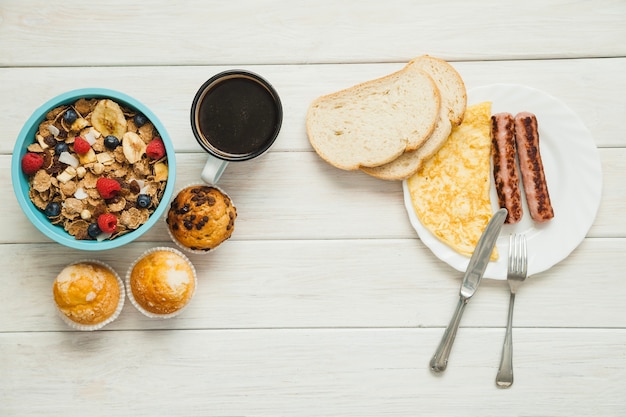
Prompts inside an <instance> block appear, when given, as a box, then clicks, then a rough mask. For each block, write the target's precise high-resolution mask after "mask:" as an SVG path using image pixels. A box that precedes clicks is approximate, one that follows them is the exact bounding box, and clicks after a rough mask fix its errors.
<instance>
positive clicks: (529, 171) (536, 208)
mask: <svg viewBox="0 0 626 417" xmlns="http://www.w3.org/2000/svg"><path fill="white" fill-rule="evenodd" d="M515 141H516V143H517V157H518V159H519V165H520V171H521V173H522V183H523V184H524V193H525V194H526V203H527V205H528V211H529V213H530V217H531V218H532V219H533V220H534V221H535V222H537V223H543V222H546V221H548V220H550V219H552V218H553V217H554V209H553V208H552V203H551V202H550V195H549V193H548V184H547V182H546V175H545V173H544V170H543V162H542V160H541V154H540V153H539V131H538V128H537V117H536V116H535V115H534V114H532V113H529V112H520V113H518V114H517V115H515Z"/></svg>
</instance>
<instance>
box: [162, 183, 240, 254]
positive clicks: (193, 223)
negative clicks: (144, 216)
mask: <svg viewBox="0 0 626 417" xmlns="http://www.w3.org/2000/svg"><path fill="white" fill-rule="evenodd" d="M236 218H237V209H236V208H235V206H234V204H233V202H232V200H231V199H230V197H229V196H228V195H227V194H226V193H225V192H224V191H223V190H222V189H220V188H218V187H216V186H213V185H207V184H191V185H188V186H186V187H184V188H183V189H181V190H180V191H179V192H178V193H177V194H176V197H175V198H174V199H173V200H172V202H171V203H170V208H169V210H168V212H167V213H166V215H165V222H166V223H167V230H168V232H169V235H170V237H171V239H172V241H173V242H174V243H176V244H177V245H178V246H179V247H180V248H181V249H183V250H185V251H187V252H190V253H194V254H204V253H208V252H210V251H212V250H214V249H215V248H217V247H218V246H219V245H221V244H222V243H223V242H224V241H225V240H227V239H230V237H231V236H232V234H233V231H234V230H235V220H236Z"/></svg>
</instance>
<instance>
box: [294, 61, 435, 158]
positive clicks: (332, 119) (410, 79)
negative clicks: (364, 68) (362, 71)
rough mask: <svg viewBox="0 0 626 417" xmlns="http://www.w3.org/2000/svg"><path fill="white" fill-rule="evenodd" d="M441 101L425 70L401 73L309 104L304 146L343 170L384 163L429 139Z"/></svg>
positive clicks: (326, 96) (401, 71) (407, 70)
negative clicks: (307, 146)
mask: <svg viewBox="0 0 626 417" xmlns="http://www.w3.org/2000/svg"><path fill="white" fill-rule="evenodd" d="M440 105H441V96H440V94H439V90H438V89H437V86H436V85H435V82H434V81H433V79H432V78H431V77H430V76H429V75H428V74H427V73H426V72H424V71H421V70H417V69H416V68H414V69H411V70H409V69H407V67H405V68H403V69H402V70H400V71H397V72H395V73H393V74H389V75H387V76H385V77H382V78H378V79H375V80H371V81H368V82H365V83H362V84H358V85H355V86H353V87H350V88H347V89H345V90H341V91H338V92H336V93H333V94H329V95H325V96H322V97H319V98H317V99H316V100H314V101H313V102H312V103H311V105H310V106H309V109H308V111H307V115H306V129H307V135H308V138H309V142H310V143H311V145H312V146H313V149H314V150H315V151H316V152H317V153H318V155H319V156H320V157H321V158H322V159H324V160H325V161H326V162H328V163H329V164H331V165H333V166H335V167H337V168H340V169H344V170H356V169H359V168H360V167H362V166H365V167H373V166H379V165H383V164H386V163H388V162H390V161H392V160H394V159H396V158H397V157H398V156H400V155H402V154H403V153H404V152H405V151H410V150H415V149H418V148H419V147H420V146H422V145H423V143H424V142H425V141H426V139H428V137H429V136H430V134H431V133H432V131H433V130H434V128H435V125H436V123H437V120H438V117H439V110H440Z"/></svg>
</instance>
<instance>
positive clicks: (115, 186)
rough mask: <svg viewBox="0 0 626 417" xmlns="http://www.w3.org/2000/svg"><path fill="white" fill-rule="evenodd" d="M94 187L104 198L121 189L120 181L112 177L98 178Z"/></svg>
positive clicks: (114, 194)
mask: <svg viewBox="0 0 626 417" xmlns="http://www.w3.org/2000/svg"><path fill="white" fill-rule="evenodd" d="M96 188H97V189H98V192H99V193H100V195H101V196H102V198H104V199H108V198H113V197H115V196H116V195H117V192H118V191H119V190H121V189H122V187H121V186H120V183H119V182H117V181H115V180H114V179H112V178H98V181H97V182H96Z"/></svg>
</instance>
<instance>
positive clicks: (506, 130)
mask: <svg viewBox="0 0 626 417" xmlns="http://www.w3.org/2000/svg"><path fill="white" fill-rule="evenodd" d="M491 142H492V145H493V146H492V147H491V155H492V159H493V179H494V182H495V185H496V191H497V193H498V203H499V205H500V207H504V208H506V209H507V211H508V212H509V213H508V215H507V216H506V220H505V221H504V222H505V223H507V224H511V223H517V222H519V221H520V220H521V219H522V215H523V214H524V212H523V210H522V195H521V191H520V186H519V175H518V173H517V166H516V164H515V153H516V152H515V123H514V119H513V115H512V114H510V113H497V114H494V115H493V116H491Z"/></svg>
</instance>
